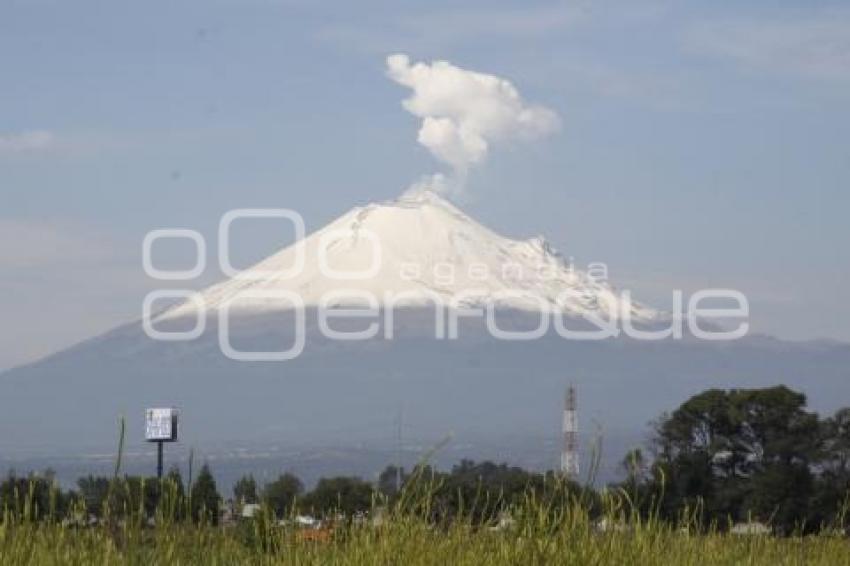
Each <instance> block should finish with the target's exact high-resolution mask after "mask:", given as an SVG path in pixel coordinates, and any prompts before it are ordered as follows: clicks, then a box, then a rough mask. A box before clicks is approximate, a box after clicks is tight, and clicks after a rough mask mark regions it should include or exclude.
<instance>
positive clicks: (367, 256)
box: [142, 208, 749, 361]
mask: <svg viewBox="0 0 850 566" xmlns="http://www.w3.org/2000/svg"><path fill="white" fill-rule="evenodd" d="M243 219H248V220H251V219H281V220H283V221H285V222H287V223H289V224H290V225H291V227H292V231H293V234H294V240H295V242H294V243H293V244H292V246H291V247H290V248H289V250H290V252H291V253H287V254H286V258H287V259H288V260H289V262H288V265H278V264H275V265H273V266H271V265H266V264H265V263H260V264H258V266H255V267H254V268H251V269H247V270H239V269H237V268H236V267H234V265H233V263H232V255H231V232H232V230H231V227H232V224H233V222H235V221H236V220H243ZM305 236H306V228H305V223H304V219H303V218H302V216H301V215H300V214H299V213H297V212H295V211H293V210H290V209H282V208H275V209H237V210H232V211H230V212H227V213H226V214H224V215H223V216H222V218H221V221H220V222H219V229H218V246H217V259H218V267H219V269H220V270H221V271H222V272H223V273H224V274H225V275H227V276H229V277H230V278H232V280H234V281H237V282H238V281H245V282H246V283H245V284H244V285H236V286H233V287H232V289H230V290H228V292H227V293H226V294H225V296H224V297H216V300H215V304H214V305H211V304H208V298H207V297H206V296H205V295H204V294H201V293H198V292H196V291H193V290H190V289H185V288H183V289H181V288H174V287H172V285H173V283H174V282H178V281H191V280H194V279H196V278H198V277H200V276H201V275H202V274H203V273H204V272H205V270H206V268H207V244H206V241H205V239H204V237H203V236H202V235H201V234H200V233H199V232H197V231H195V230H191V229H185V228H164V229H156V230H152V231H150V232H149V233H148V234H147V235H146V236H145V238H144V241H143V243H142V266H143V269H144V271H145V273H146V274H147V275H148V276H149V277H151V278H153V279H156V280H159V281H163V282H168V283H169V287H168V288H164V289H158V290H155V291H152V292H151V293H149V294H148V295H147V296H146V297H145V299H144V301H143V305H142V326H143V328H144V331H145V333H146V334H147V335H148V336H149V337H150V338H152V339H154V340H162V341H191V340H196V339H198V338H200V337H201V336H202V335H203V334H204V333H205V332H206V328H207V318H208V315H209V314H210V313H211V312H212V311H213V310H214V315H215V316H216V318H217V321H218V324H217V333H218V345H219V348H220V350H221V352H222V353H223V354H224V355H225V356H227V357H228V358H231V359H233V360H239V361H286V360H291V359H293V358H296V357H298V356H299V355H301V353H302V352H303V351H304V348H305V346H306V340H307V336H306V334H307V311H308V307H309V309H310V311H311V312H312V311H313V310H315V315H316V325H315V326H316V331H317V332H318V333H319V334H320V335H321V336H322V337H324V338H325V339H328V340H335V341H346V342H347V341H363V340H373V339H378V338H381V339H384V340H392V339H393V337H394V336H395V332H396V321H395V315H396V313H397V311H398V310H399V309H401V308H408V307H411V306H415V307H417V308H423V309H428V310H432V311H433V313H434V317H433V323H434V325H433V327H434V338H435V339H437V340H457V339H460V338H461V336H462V326H463V325H462V321H463V320H474V321H477V322H478V324H479V326H481V327H482V328H484V329H486V331H487V332H488V333H489V334H490V335H491V336H492V337H493V338H495V339H497V340H505V341H530V340H537V339H540V338H542V337H544V336H546V335H549V334H555V335H557V336H560V337H562V338H564V339H566V340H594V341H595V340H605V339H611V338H617V337H621V336H626V337H629V338H631V339H634V340H647V341H657V340H679V339H682V338H684V337H685V336H689V337H693V338H695V339H699V340H710V341H718V340H736V339H739V338H741V337H743V336H745V335H746V334H747V332H748V331H749V322H748V318H749V302H748V300H747V297H746V296H745V295H744V294H743V293H741V292H740V291H736V290H734V289H702V290H699V291H697V292H694V293H692V294H691V295H690V296H689V297H687V301H686V300H685V295H684V293H683V292H682V291H680V290H674V291H673V292H672V307H671V309H670V311H668V313H667V314H665V315H661V314H659V312H658V311H653V310H652V309H648V308H647V307H643V306H642V305H639V304H636V303H634V302H633V301H632V297H631V293H630V292H629V291H628V290H625V291H619V292H616V291H614V290H613V288H612V287H610V286H608V285H607V281H608V267H607V265H606V264H604V263H598V262H594V263H590V264H588V265H587V267H586V269H584V270H579V269H577V268H576V267H575V265H574V262H573V258H561V257H559V256H558V257H557V259H554V258H555V256H554V255H552V253H551V252H550V251H549V249H548V247H546V246H540V249H539V250H538V252H537V254H538V255H539V256H540V257H539V258H538V259H539V260H540V261H537V262H535V261H534V260H533V259H532V260H528V258H527V256H526V257H523V258H521V260H517V259H516V258H510V257H506V258H504V259H503V260H502V259H501V258H500V260H499V261H495V262H494V261H489V262H488V261H467V260H468V258H464V261H457V262H453V261H446V260H441V261H431V260H430V258H426V259H425V260H424V261H411V260H404V261H391V262H386V261H385V259H386V258H385V253H384V248H383V243H382V241H381V239H380V238H379V237H378V235H377V234H375V233H373V232H372V231H370V230H368V229H366V228H365V227H363V226H360V225H355V226H352V227H351V228H349V229H339V230H332V231H326V232H323V233H320V234H319V235H318V237H317V238H312V239H311V240H310V241H309V244H308V240H306V239H305ZM180 239H183V240H189V241H191V242H192V243H193V244H194V246H193V247H194V255H195V258H194V262H193V265H191V266H190V267H189V268H186V269H162V268H159V267H157V266H156V263H155V261H154V257H153V256H154V253H153V250H154V244H155V243H156V242H158V241H164V240H180ZM438 255H439V254H438ZM352 258H353V259H352ZM484 259H487V258H484ZM335 262H336V263H337V265H334V263H335ZM308 271H309V273H308ZM316 273H318V275H316ZM299 277H301V278H302V280H300V283H302V284H303V283H308V284H309V283H310V281H308V280H307V279H309V277H314V278H315V277H318V278H320V279H321V280H323V281H324V282H333V284H332V285H323V286H322V287H323V288H324V290H323V291H322V292H321V293H318V294H315V293H313V294H311V295H310V297H309V299H310V300H309V301H305V297H304V296H302V295H301V294H299V293H296V292H295V291H293V290H292V289H294V288H297V287H296V286H294V285H288V284H289V283H292V282H295V281H298V278H299ZM175 287H176V286H175ZM308 287H309V285H308ZM179 299H182V301H183V303H182V305H181V306H180V308H179V310H178V311H173V310H171V311H169V310H166V311H165V312H164V313H162V314H161V315H155V314H154V313H155V305H156V303H157V302H158V301H163V300H172V301H173V300H179ZM718 305H721V306H718ZM213 307H214V308H213ZM240 309H243V310H244V309H247V310H250V309H254V310H259V312H287V313H291V314H292V316H291V317H290V319H288V323H291V324H292V325H293V332H292V336H293V341H292V343H291V344H288V345H287V347H286V348H285V349H281V350H275V351H246V350H241V349H238V348H236V347H235V346H234V345H233V341H232V340H231V334H232V327H233V319H234V316H235V315H236V313H237V312H238V311H239V310H240ZM505 311H508V312H521V313H523V314H524V321H525V322H526V323H528V322H529V321H531V323H529V324H522V325H513V326H512V325H510V324H508V325H505V324H504V321H500V313H503V312H505ZM175 312H177V313H179V315H180V316H181V317H183V318H187V317H190V316H194V317H195V320H194V323H193V325H192V327H191V328H189V329H181V330H166V329H164V328H157V323H158V322H161V320H162V319H163V318H164V319H167V318H168V317H169V313H171V314H172V315H173V314H174V313H175ZM289 320H291V322H289ZM342 321H356V322H354V323H352V322H348V323H343V324H341V323H342ZM730 322H731V323H734V326H733V327H732V328H731V329H730V328H729V327H728V326H725V325H724V324H722V323H727V324H728V323H730ZM352 326H355V327H356V328H353V327H352ZM343 327H344V328H343Z"/></svg>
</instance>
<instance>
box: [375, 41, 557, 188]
mask: <svg viewBox="0 0 850 566" xmlns="http://www.w3.org/2000/svg"><path fill="white" fill-rule="evenodd" d="M387 75H388V76H389V77H390V78H391V79H392V80H394V81H395V82H397V83H399V84H401V85H404V86H406V87H408V88H410V89H411V90H412V91H413V94H412V95H411V96H410V97H409V98H407V99H406V100H404V102H403V103H402V104H403V106H404V108H405V109H406V110H407V111H408V112H410V113H411V114H413V115H414V116H417V117H419V118H422V126H421V127H420V128H419V135H418V140H419V143H421V144H422V145H424V146H425V147H426V148H428V150H429V151H430V152H431V153H432V154H433V155H434V157H436V158H437V159H438V160H440V161H442V162H443V163H446V164H448V165H449V166H451V168H452V170H453V172H454V176H455V179H454V181H455V182H454V183H445V182H443V183H441V185H442V186H443V187H447V186H451V185H454V186H455V187H458V188H462V187H463V184H464V181H465V179H466V176H467V173H468V171H469V169H470V168H471V167H472V166H474V165H477V164H479V163H481V162H483V161H484V160H485V159H486V157H487V154H488V152H489V151H490V147H491V146H492V145H493V144H495V143H499V142H506V141H514V140H518V141H529V140H533V139H535V138H539V137H542V136H545V135H547V134H550V133H552V132H554V131H556V130H557V129H558V128H559V127H560V120H559V119H558V115H557V114H556V113H555V112H553V111H552V110H550V109H548V108H545V107H543V106H539V105H529V104H526V103H525V102H524V101H523V100H522V98H521V97H520V94H519V92H518V91H517V89H516V88H515V87H514V86H513V85H512V84H511V83H510V82H509V81H507V80H505V79H502V78H500V77H496V76H494V75H487V74H484V73H478V72H475V71H468V70H466V69H461V68H460V67H456V66H454V65H452V64H451V63H449V62H448V61H434V62H432V63H431V64H427V63H414V64H411V62H410V58H409V57H408V56H407V55H403V54H395V55H390V56H389V57H387Z"/></svg>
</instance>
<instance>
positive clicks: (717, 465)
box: [0, 386, 850, 533]
mask: <svg viewBox="0 0 850 566" xmlns="http://www.w3.org/2000/svg"><path fill="white" fill-rule="evenodd" d="M622 472H623V478H624V479H623V480H622V481H621V482H619V483H615V484H611V485H608V486H605V487H604V488H601V489H593V488H591V487H589V486H585V485H580V484H579V483H577V482H575V481H571V480H569V479H565V478H563V477H560V476H559V475H558V474H557V473H555V472H551V471H550V472H533V471H528V470H524V469H522V468H519V467H516V466H509V465H507V464H496V463H493V462H473V461H470V460H462V461H461V462H459V463H458V464H456V465H455V466H453V467H452V468H451V469H450V470H448V471H440V470H437V469H435V468H433V467H431V466H429V465H427V464H422V465H419V466H417V467H415V468H414V469H413V470H409V471H408V470H404V469H399V468H397V467H395V466H388V467H386V468H385V469H384V470H383V471H382V472H381V473H380V475H379V476H378V478H377V480H376V481H375V482H369V481H366V480H363V479H361V478H358V477H347V476H337V477H330V478H322V479H320V480H319V481H318V483H317V484H316V485H315V486H314V487H313V488H312V489H310V490H307V489H305V486H304V484H303V482H302V481H301V480H300V479H299V478H298V477H297V476H295V475H293V474H291V473H283V474H281V475H280V476H279V477H278V478H277V479H275V480H273V481H271V482H268V483H266V484H265V485H262V486H261V485H259V484H258V483H257V481H256V480H255V479H254V477H253V476H252V475H246V476H243V477H242V478H240V479H239V480H238V481H237V482H236V484H235V485H234V487H233V493H232V498H231V501H232V502H233V507H234V508H235V509H236V510H237V511H238V509H239V508H241V507H242V506H244V505H246V504H262V505H264V506H265V508H266V510H267V511H268V512H269V513H272V514H273V515H274V516H276V517H277V518H281V519H283V518H286V517H290V516H293V515H295V514H297V513H304V514H310V515H314V516H316V517H329V516H334V517H338V516H342V517H348V518H351V517H355V516H358V515H364V514H367V513H369V512H370V511H371V510H373V509H375V507H376V505H384V504H393V503H398V502H399V501H400V500H406V501H407V502H408V503H410V504H411V505H414V506H415V505H416V504H417V502H427V503H426V504H427V509H424V510H423V509H419V511H420V512H421V511H424V512H426V513H427V514H428V515H429V516H430V517H432V518H433V519H434V520H441V519H449V520H451V518H452V517H454V516H457V515H460V514H464V516H466V517H471V518H472V519H473V520H474V521H476V522H479V523H485V522H488V521H493V520H495V519H496V518H497V517H499V516H502V515H504V514H505V513H509V512H510V510H511V509H512V508H514V507H516V506H517V505H518V504H519V503H521V502H522V501H523V500H527V499H528V498H535V499H537V500H545V502H546V505H547V508H550V509H558V508H559V506H562V504H564V503H566V502H568V501H573V500H576V499H580V500H581V501H582V503H583V504H584V505H586V506H587V507H588V508H589V509H591V510H593V509H594V508H601V505H600V498H602V497H604V496H614V497H621V498H622V500H623V501H624V503H625V504H627V505H629V506H630V507H631V508H632V509H633V510H634V512H635V513H638V514H640V515H642V516H644V517H647V518H648V517H653V518H657V519H660V520H665V521H670V522H673V523H675V522H680V521H681V520H682V517H683V514H687V515H688V516H689V517H690V518H691V519H692V520H693V521H695V522H696V523H697V524H701V525H705V526H708V525H711V524H714V525H715V526H717V527H719V528H721V529H722V528H725V527H726V526H728V525H731V524H733V523H738V522H748V521H759V522H763V523H765V524H769V525H771V526H772V527H773V528H775V529H776V530H777V531H778V532H780V533H790V532H792V531H798V532H810V531H815V530H819V529H821V528H823V527H824V526H825V525H836V526H840V527H842V528H843V526H844V524H843V522H844V511H845V510H847V509H848V494H850V408H846V409H842V410H840V411H837V412H836V413H835V414H834V415H832V416H829V417H823V418H822V417H820V416H819V415H817V414H816V413H814V412H810V411H808V410H807V409H806V398H805V396H804V395H802V394H801V393H798V392H795V391H792V390H790V389H788V388H786V387H783V386H779V387H773V388H768V389H749V390H748V389H735V390H728V391H726V390H719V389H716V390H709V391H705V392H703V393H700V394H698V395H695V396H693V397H692V398H690V399H688V400H687V401H685V402H684V403H683V404H682V405H681V406H680V407H678V408H677V409H676V410H674V411H673V412H671V413H666V414H663V415H661V417H659V419H658V420H657V421H656V422H655V423H654V424H653V435H652V439H651V441H650V442H649V443H648V445H647V446H646V447H644V448H643V449H635V450H633V451H631V452H630V453H629V454H627V455H626V457H625V458H624V460H623V463H622ZM552 486H558V488H557V489H553V487H552ZM223 499H224V498H223V497H222V495H221V494H220V493H219V491H218V487H217V485H216V482H215V479H214V477H213V474H212V472H211V470H210V468H209V466H208V465H204V466H203V467H202V468H201V470H200V473H199V474H198V476H197V478H195V479H194V480H193V481H191V485H188V486H184V482H183V479H182V477H181V475H180V472H179V470H178V469H177V468H172V469H171V470H170V471H169V473H168V475H167V476H166V478H165V479H164V481H163V482H159V481H157V480H156V479H152V478H142V477H132V476H125V477H123V478H120V479H119V478H117V477H113V478H109V477H95V476H87V477H83V478H80V479H79V480H78V481H77V485H76V489H73V490H68V491H62V490H59V489H58V488H57V484H56V482H55V479H54V478H53V476H52V475H51V474H50V473H45V474H40V475H29V476H17V475H16V474H14V473H13V472H10V473H9V475H8V476H7V477H6V479H5V480H4V481H2V482H0V510H2V509H9V510H12V511H14V512H17V513H22V512H27V513H29V514H30V516H33V517H35V518H38V517H40V516H48V515H49V516H54V517H55V516H69V515H70V514H71V513H72V510H74V509H76V510H77V512H78V514H79V512H80V511H81V510H82V511H84V513H85V515H86V516H87V517H91V518H94V519H100V518H102V517H104V516H105V515H107V514H112V515H113V516H114V515H119V516H120V515H121V514H122V513H127V512H129V510H134V511H140V512H141V513H142V514H143V515H146V516H148V517H154V516H155V514H156V512H157V509H159V508H161V507H162V506H163V504H165V505H170V506H171V507H173V516H175V517H177V518H179V519H185V520H193V521H209V522H212V523H217V522H218V520H219V510H220V508H221V503H222V501H223Z"/></svg>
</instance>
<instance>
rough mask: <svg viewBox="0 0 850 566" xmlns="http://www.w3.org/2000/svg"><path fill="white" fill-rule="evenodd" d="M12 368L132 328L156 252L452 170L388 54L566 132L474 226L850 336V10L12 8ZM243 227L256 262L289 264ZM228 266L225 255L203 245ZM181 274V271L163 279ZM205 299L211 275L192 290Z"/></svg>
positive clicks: (803, 327)
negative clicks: (489, 76)
mask: <svg viewBox="0 0 850 566" xmlns="http://www.w3.org/2000/svg"><path fill="white" fill-rule="evenodd" d="M0 14H2V16H0V313H2V320H3V324H2V327H0V368H3V367H9V366H11V365H15V364H18V363H22V362H25V361H28V360H32V359H34V358H37V357H39V356H41V355H43V354H46V353H49V352H50V351H53V350H55V349H57V348H59V347H63V346H67V345H69V344H72V343H74V342H76V341H78V340H80V339H82V338H85V337H87V336H90V335H93V334H95V333H97V332H99V331H103V330H106V329H108V328H109V327H111V326H113V325H115V324H117V323H120V322H124V321H127V320H131V319H133V318H136V317H138V316H139V315H140V310H141V302H142V298H143V297H144V294H145V293H146V292H147V291H148V290H150V289H152V288H154V287H157V286H158V285H157V283H155V282H153V281H149V280H147V279H146V278H145V276H144V274H143V272H142V268H141V242H142V238H143V237H144V234H145V233H146V232H147V231H149V230H151V229H153V228H160V227H171V226H181V227H189V228H194V229H198V230H200V231H201V232H202V233H204V234H205V235H207V236H208V238H209V240H210V241H211V242H212V241H213V240H214V234H215V229H216V226H217V223H218V220H219V218H220V216H221V214H222V213H224V212H225V211H227V210H229V209H231V208H236V207H266V206H267V207H289V208H293V209H296V210H298V211H300V212H301V213H302V214H303V215H304V217H305V219H306V221H307V227H308V230H309V229H316V228H318V227H320V226H321V225H322V224H323V223H325V222H327V221H328V220H330V219H332V218H334V217H336V216H338V215H339V214H341V213H343V212H345V211H346V210H348V209H349V208H351V206H354V205H356V204H362V203H364V202H369V201H373V200H378V199H386V198H392V197H394V196H395V195H397V194H398V193H400V192H401V191H402V190H404V189H405V188H406V187H407V186H408V185H409V184H410V183H411V182H413V181H415V180H416V179H417V178H418V177H419V176H421V175H423V174H427V173H432V172H434V171H438V170H440V165H439V164H438V163H436V162H435V161H434V159H433V158H432V156H431V155H430V154H429V153H428V152H427V150H425V149H424V148H423V147H421V146H420V145H418V144H417V143H416V130H417V128H418V122H417V120H416V118H415V117H413V116H411V115H410V114H408V113H407V112H405V111H404V110H403V109H402V108H401V105H400V103H401V100H402V99H403V98H404V97H406V96H407V95H408V92H407V91H405V89H403V88H401V87H399V85H397V84H395V83H393V82H392V81H390V80H388V79H387V77H386V76H385V71H384V60H385V57H386V56H387V55H388V54H390V53H394V52H403V53H407V54H409V55H410V56H411V58H412V59H413V60H417V61H418V60H426V61H430V60H434V59H446V60H449V61H451V62H452V63H454V64H456V65H459V66H461V67H464V68H468V69H474V70H478V71H482V72H488V73H493V74H496V75H499V76H503V77H506V78H508V79H510V80H511V81H512V82H513V84H514V85H516V86H517V88H518V89H519V90H520V92H521V93H522V94H523V96H524V97H525V98H526V99H528V100H530V101H533V102H538V103H541V104H544V105H546V106H548V107H550V108H552V109H554V110H555V111H557V112H558V114H559V115H560V117H561V120H562V128H561V131H560V133H558V134H557V135H555V136H551V137H548V138H546V139H544V140H539V141H537V142H535V143H533V144H528V145H522V146H516V147H510V148H497V150H496V151H493V152H492V153H491V155H490V156H489V157H488V161H487V163H486V164H485V165H484V166H483V167H481V168H479V169H477V170H475V171H474V172H473V174H472V176H471V178H470V180H469V188H468V191H467V196H466V197H465V198H464V200H463V202H462V203H461V206H463V207H464V208H465V209H466V210H467V211H468V212H469V213H470V214H472V215H473V216H475V217H477V218H478V219H480V220H481V221H483V222H484V223H485V224H488V225H490V226H491V227H493V228H494V229H496V230H497V231H499V232H502V233H505V234H507V235H511V236H523V237H527V236H532V235H536V234H545V235H546V236H547V238H548V239H549V240H550V241H551V242H552V243H553V244H554V245H555V246H556V247H558V248H559V249H560V250H562V252H564V253H565V254H566V255H569V256H574V257H575V259H576V263H577V264H578V265H581V264H586V263H587V262H591V261H604V262H606V263H607V264H608V265H609V268H610V273H611V279H612V281H613V282H614V283H615V284H618V285H619V286H621V287H628V288H631V289H633V291H634V294H635V295H636V296H637V297H639V298H643V299H644V300H645V301H647V302H650V303H653V304H656V305H657V306H659V307H662V308H663V307H664V306H665V301H668V302H669V296H670V291H671V289H673V288H681V289H684V290H686V291H688V290H694V289H697V288H701V287H705V286H713V287H731V288H736V289H740V290H741V291H743V292H745V293H746V294H747V295H748V297H749V299H750V302H751V310H752V316H751V320H752V324H753V328H754V330H756V331H761V332H767V333H771V334H775V335H778V336H781V337H784V338H791V339H811V338H820V337H827V338H833V339H838V340H844V341H850V300H848V299H847V296H846V289H847V287H848V284H850V252H848V251H847V245H846V243H847V242H848V241H850V224H849V223H848V222H847V216H848V210H850V196H848V184H850V144H848V139H847V138H848V132H850V110H848V109H849V108H850V104H848V102H850V7H847V6H846V4H845V5H842V3H838V2H806V3H800V2H771V3H765V2H752V3H746V2H736V3H732V2H728V3H727V2H702V3H695V2H662V1H657V2H656V1H651V2H607V1H604V0H602V1H594V2H567V3H561V2H557V3H552V2H513V3H510V2H492V1H488V2H469V3H460V2H439V1H437V2H428V3H424V2H420V3H413V2H404V3H401V2H371V1H367V2H357V3H354V2H306V1H300V0H291V1H286V0H279V1H276V0H242V1H239V2H237V1H235V0H229V1H225V0H206V1H204V2H200V1H198V2H195V1H191V2H190V1H184V2H145V3H141V2H105V1H104V2H90V1H85V0H81V1H77V2H73V3H70V2H58V1H57V2H51V1H40V0H30V1H25V2H15V1H9V0H5V1H3V0H0ZM270 234H272V231H271V230H266V231H263V230H257V231H254V232H246V234H244V235H243V238H242V240H241V241H240V242H239V243H238V246H240V247H241V249H242V251H243V255H244V257H245V260H246V261H247V260H250V259H256V258H259V257H260V256H262V255H265V254H266V253H268V252H271V251H272V250H273V249H275V248H276V247H277V245H278V242H275V241H274V240H273V239H271V238H270V237H268V236H269V235H270ZM212 251H214V250H212ZM175 261H176V259H175ZM215 278H216V274H215V273H209V274H207V275H206V276H205V277H203V278H202V279H200V280H198V281H197V282H195V283H194V286H196V287H199V286H202V285H203V284H205V283H208V282H210V281H212V280H214V279H215Z"/></svg>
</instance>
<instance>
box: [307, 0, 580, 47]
mask: <svg viewBox="0 0 850 566" xmlns="http://www.w3.org/2000/svg"><path fill="white" fill-rule="evenodd" d="M585 17H586V14H585V12H584V10H583V9H581V8H580V7H576V6H573V5H568V4H565V3H561V2H557V3H553V4H548V5H542V6H527V7H523V8H521V9H518V8H498V7H491V8H489V9H486V10H483V9H482V10H469V9H453V10H441V11H435V10H429V11H426V12H422V13H416V14H404V15H399V14H394V13H393V14H389V15H388V16H387V17H384V18H378V19H376V20H373V21H372V23H371V24H370V25H367V26H363V25H352V24H351V23H349V22H337V23H332V24H329V25H326V26H324V27H322V28H321V29H319V30H318V31H317V33H316V37H317V39H319V40H320V41H323V42H328V43H336V44H340V45H344V46H346V47H347V48H353V49H357V50H360V51H363V52H366V53H370V54H373V53H386V52H387V51H395V50H399V49H402V48H403V49H406V50H413V51H431V50H434V49H441V50H442V49H445V48H447V47H449V46H452V45H458V44H464V43H476V42H480V41H483V40H487V39H501V40H508V39H512V40H517V39H523V38H531V39H534V40H539V39H540V38H541V37H543V36H545V35H547V34H551V33H556V32H558V31H562V30H564V29H568V28H569V27H571V26H573V25H575V24H577V23H579V22H580V21H582V20H583V19H584V18H585Z"/></svg>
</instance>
